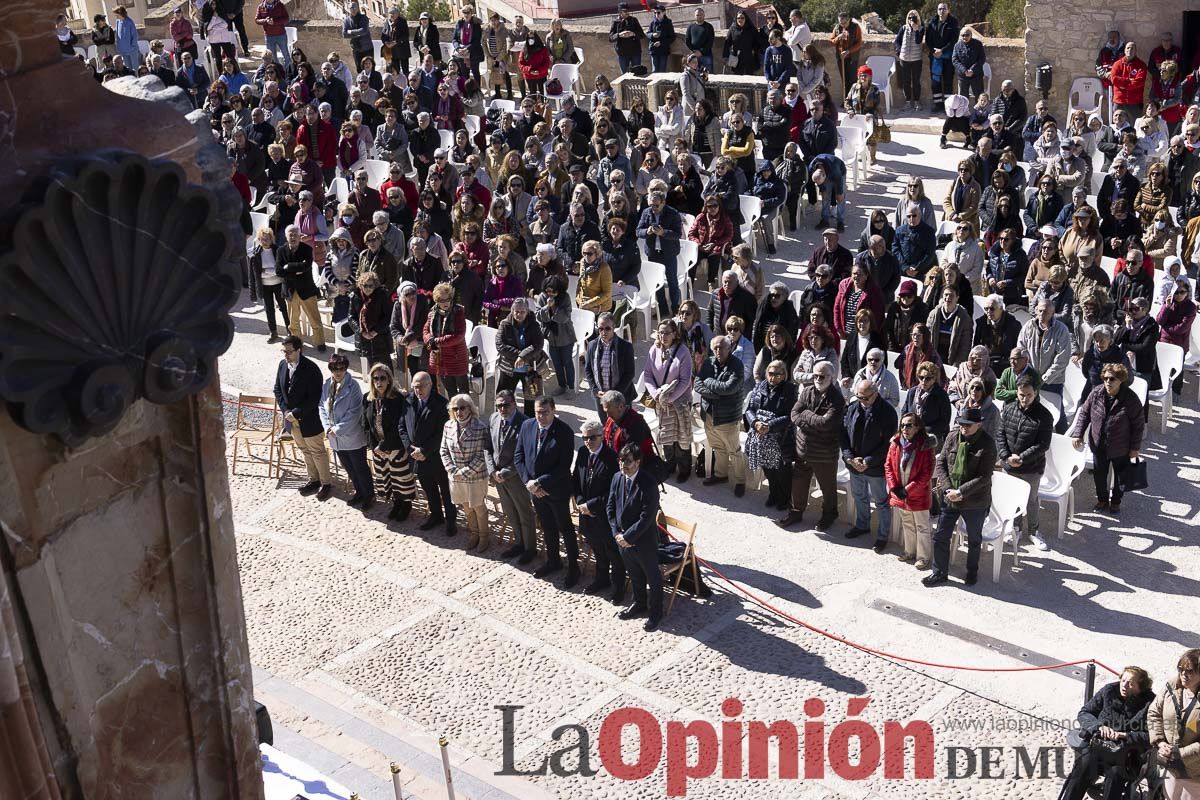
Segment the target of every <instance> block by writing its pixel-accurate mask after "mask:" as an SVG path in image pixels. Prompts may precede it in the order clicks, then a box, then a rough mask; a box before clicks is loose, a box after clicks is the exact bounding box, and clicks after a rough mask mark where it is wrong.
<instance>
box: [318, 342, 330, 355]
mask: <svg viewBox="0 0 1200 800" xmlns="http://www.w3.org/2000/svg"><path fill="white" fill-rule="evenodd" d="M328 349H329V348H327V347H326V346H325V345H323V344H319V345H317V352H318V353H324V352H325V351H326V350H328Z"/></svg>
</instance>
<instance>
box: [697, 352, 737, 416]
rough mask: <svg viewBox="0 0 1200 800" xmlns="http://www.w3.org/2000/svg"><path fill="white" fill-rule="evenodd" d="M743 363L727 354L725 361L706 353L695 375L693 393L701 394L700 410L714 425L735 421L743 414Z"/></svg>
mask: <svg viewBox="0 0 1200 800" xmlns="http://www.w3.org/2000/svg"><path fill="white" fill-rule="evenodd" d="M745 380H746V366H745V364H743V363H742V362H741V360H739V359H738V358H736V357H735V356H734V355H733V354H732V353H730V355H729V358H727V359H725V363H724V364H718V363H717V358H716V356H709V357H708V358H706V359H705V360H704V364H702V365H701V367H700V371H699V372H698V373H697V374H696V393H697V394H699V395H700V413H701V414H703V415H704V417H705V418H706V419H707V420H709V421H710V422H711V424H713V425H726V424H728V423H730V422H736V421H737V420H739V419H741V416H742V397H743V395H742V384H743V383H744V382H745Z"/></svg>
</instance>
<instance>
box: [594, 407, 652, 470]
mask: <svg viewBox="0 0 1200 800" xmlns="http://www.w3.org/2000/svg"><path fill="white" fill-rule="evenodd" d="M600 405H601V407H602V408H603V409H604V415H605V419H604V443H605V444H606V445H608V446H609V447H611V448H614V450H615V452H620V451H621V448H623V447H624V446H625V445H627V444H636V445H637V446H638V448H640V449H641V451H642V456H643V457H644V458H650V457H651V456H653V455H654V454H655V450H654V435H653V434H651V433H650V426H649V425H647V424H646V420H645V419H643V418H642V415H641V414H639V413H638V412H637V411H634V409H633V406H631V405H629V401H628V400H626V398H625V396H624V395H623V394H621V393H620V392H618V391H616V390H612V391H608V392H605V393H604V394H603V395H601V397H600Z"/></svg>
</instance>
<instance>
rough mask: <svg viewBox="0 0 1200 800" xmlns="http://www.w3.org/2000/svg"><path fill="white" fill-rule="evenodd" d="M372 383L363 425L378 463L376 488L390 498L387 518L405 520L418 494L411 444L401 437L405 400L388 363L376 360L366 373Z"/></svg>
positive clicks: (365, 407)
mask: <svg viewBox="0 0 1200 800" xmlns="http://www.w3.org/2000/svg"><path fill="white" fill-rule="evenodd" d="M367 378H368V381H369V387H368V389H367V397H366V400H365V401H364V403H363V428H364V429H365V430H366V432H367V445H368V446H369V447H370V449H371V461H372V462H373V463H374V466H375V489H376V491H377V492H378V493H379V494H380V495H382V497H383V499H384V500H388V499H391V501H392V510H391V511H389V512H388V519H394V520H396V521H397V522H403V521H404V520H406V519H408V515H409V513H410V512H411V511H412V501H413V498H414V497H416V496H417V479H416V476H415V475H414V474H413V471H412V465H411V463H409V459H408V448H406V447H405V446H404V442H403V441H402V440H401V438H400V425H401V424H402V423H403V420H404V413H405V410H406V402H405V398H404V395H402V394H401V393H400V391H399V388H398V387H397V386H396V382H395V380H394V379H393V376H392V370H391V368H390V367H388V366H387V365H386V364H376V365H375V366H373V367H371V369H370V371H369V372H368V373H367Z"/></svg>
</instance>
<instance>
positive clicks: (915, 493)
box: [883, 433, 938, 511]
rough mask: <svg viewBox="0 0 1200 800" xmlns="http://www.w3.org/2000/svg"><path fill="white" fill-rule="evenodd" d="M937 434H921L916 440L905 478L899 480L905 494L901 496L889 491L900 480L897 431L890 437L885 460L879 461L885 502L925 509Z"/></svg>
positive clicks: (929, 502) (929, 504)
mask: <svg viewBox="0 0 1200 800" xmlns="http://www.w3.org/2000/svg"><path fill="white" fill-rule="evenodd" d="M937 442H938V440H937V437H936V436H930V435H928V434H925V435H923V436H922V437H921V441H920V442H918V443H917V445H916V447H917V451H916V453H914V454H913V457H912V463H911V464H910V466H909V468H908V481H907V482H905V483H904V484H903V487H904V491H906V492H908V496H907V497H905V498H904V499H903V500H902V499H900V498H899V497H896V495H894V494H892V490H893V489H895V488H897V487H899V486H900V485H901V481H900V454H901V449H900V434H898V433H897V434H896V435H895V436H893V437H892V442H891V444H890V445H889V446H888V454H887V460H886V461H885V462H884V464H883V475H884V477H885V478H886V479H887V487H888V505H890V506H891V507H892V508H900V509H903V510H905V511H928V510H929V509H930V507H932V505H933V462H934V461H935V459H936V458H937Z"/></svg>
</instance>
